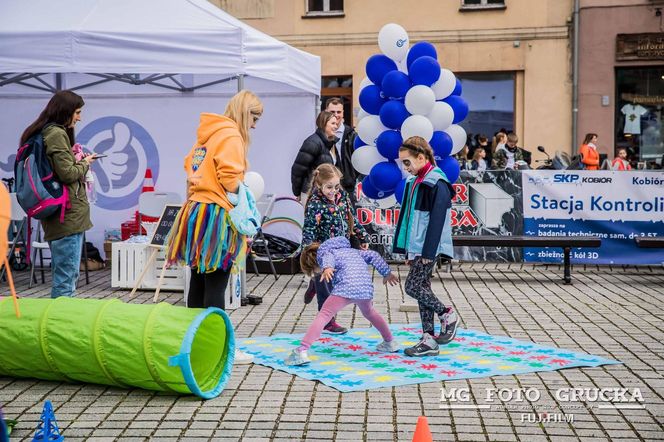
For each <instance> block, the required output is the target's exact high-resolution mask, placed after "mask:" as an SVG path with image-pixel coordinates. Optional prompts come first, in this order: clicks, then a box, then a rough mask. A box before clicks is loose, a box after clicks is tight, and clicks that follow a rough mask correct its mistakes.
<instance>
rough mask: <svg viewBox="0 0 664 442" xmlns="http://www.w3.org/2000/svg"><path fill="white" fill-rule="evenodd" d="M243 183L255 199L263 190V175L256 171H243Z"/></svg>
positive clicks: (261, 194)
mask: <svg viewBox="0 0 664 442" xmlns="http://www.w3.org/2000/svg"><path fill="white" fill-rule="evenodd" d="M244 184H246V185H247V187H248V188H249V190H251V193H252V194H253V195H254V198H256V201H258V200H259V199H260V197H261V196H263V192H264V191H265V180H263V177H262V176H261V175H260V174H259V173H258V172H253V171H251V172H247V173H245V174H244Z"/></svg>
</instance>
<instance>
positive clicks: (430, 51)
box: [406, 41, 438, 72]
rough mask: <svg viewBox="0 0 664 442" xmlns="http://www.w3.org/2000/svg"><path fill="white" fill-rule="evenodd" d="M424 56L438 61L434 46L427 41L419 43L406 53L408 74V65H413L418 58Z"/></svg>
mask: <svg viewBox="0 0 664 442" xmlns="http://www.w3.org/2000/svg"><path fill="white" fill-rule="evenodd" d="M424 56H428V57H432V58H435V59H438V53H437V52H436V48H435V47H434V45H432V44H431V43H429V42H428V41H420V42H417V43H415V44H414V45H413V46H411V47H410V50H409V51H408V57H407V58H406V64H407V65H408V72H410V65H411V64H413V62H414V61H415V60H417V59H418V58H420V57H424Z"/></svg>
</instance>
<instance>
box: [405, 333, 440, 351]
mask: <svg viewBox="0 0 664 442" xmlns="http://www.w3.org/2000/svg"><path fill="white" fill-rule="evenodd" d="M403 352H404V354H405V355H406V356H438V353H439V350H438V343H437V342H436V340H435V339H434V338H433V336H431V335H430V334H429V333H424V334H423V335H422V339H421V340H420V342H418V343H417V345H414V346H413V347H408V348H407V349H405V350H404V351H403Z"/></svg>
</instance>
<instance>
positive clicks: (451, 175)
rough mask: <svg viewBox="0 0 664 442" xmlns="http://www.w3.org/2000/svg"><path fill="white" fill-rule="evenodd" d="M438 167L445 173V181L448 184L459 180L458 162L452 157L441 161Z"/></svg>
mask: <svg viewBox="0 0 664 442" xmlns="http://www.w3.org/2000/svg"><path fill="white" fill-rule="evenodd" d="M437 164H438V167H440V170H442V171H443V172H444V173H445V176H446V177H447V180H448V181H449V182H450V184H453V183H454V182H456V180H458V179H459V173H461V168H460V167H459V162H458V161H457V159H456V158H454V157H449V156H448V157H445V158H443V160H442V161H441V162H440V163H438V162H437Z"/></svg>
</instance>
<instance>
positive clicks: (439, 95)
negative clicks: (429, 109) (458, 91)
mask: <svg viewBox="0 0 664 442" xmlns="http://www.w3.org/2000/svg"><path fill="white" fill-rule="evenodd" d="M455 87H456V77H455V76H454V73H453V72H452V71H450V70H449V69H441V70H440V78H439V79H438V81H436V82H435V83H434V84H432V85H431V89H433V93H434V94H436V100H442V99H443V98H447V97H449V96H450V95H452V92H454V88H455Z"/></svg>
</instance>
